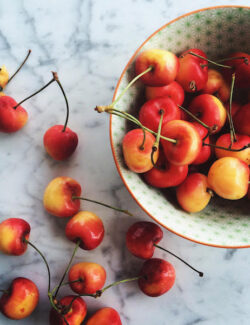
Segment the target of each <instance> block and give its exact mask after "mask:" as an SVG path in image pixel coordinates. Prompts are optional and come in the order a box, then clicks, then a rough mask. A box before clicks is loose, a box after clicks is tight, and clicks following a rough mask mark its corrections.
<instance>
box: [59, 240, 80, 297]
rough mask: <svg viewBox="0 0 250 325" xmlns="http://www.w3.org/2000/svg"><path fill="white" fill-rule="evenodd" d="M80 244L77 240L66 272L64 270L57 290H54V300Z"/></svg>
mask: <svg viewBox="0 0 250 325" xmlns="http://www.w3.org/2000/svg"><path fill="white" fill-rule="evenodd" d="M80 244H81V240H80V239H78V241H77V243H76V246H75V248H74V251H73V254H72V256H71V258H70V261H69V263H68V266H67V268H66V270H65V272H64V274H63V276H62V278H61V281H60V283H59V285H58V286H57V289H56V292H55V296H54V297H55V298H56V296H57V294H58V292H59V290H60V288H61V286H62V285H63V281H64V279H65V277H66V275H67V273H68V271H69V269H70V266H71V264H72V262H73V259H74V257H75V255H76V252H77V250H78V248H79V246H80Z"/></svg>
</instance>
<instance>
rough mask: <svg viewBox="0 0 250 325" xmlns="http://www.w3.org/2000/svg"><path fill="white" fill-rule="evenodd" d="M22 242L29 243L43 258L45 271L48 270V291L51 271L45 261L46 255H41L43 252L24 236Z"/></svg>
mask: <svg viewBox="0 0 250 325" xmlns="http://www.w3.org/2000/svg"><path fill="white" fill-rule="evenodd" d="M24 242H25V243H27V244H28V245H30V246H31V247H33V248H34V250H35V251H36V252H37V253H38V254H39V255H40V256H41V258H42V259H43V261H44V263H45V265H46V268H47V271H48V292H50V286H51V273H50V267H49V264H48V262H47V259H46V257H45V256H44V255H43V253H42V252H41V251H40V250H39V249H38V248H37V247H36V246H35V245H34V244H32V243H31V242H30V241H29V240H27V239H26V238H24Z"/></svg>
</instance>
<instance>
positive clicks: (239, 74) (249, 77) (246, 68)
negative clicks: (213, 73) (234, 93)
mask: <svg viewBox="0 0 250 325" xmlns="http://www.w3.org/2000/svg"><path fill="white" fill-rule="evenodd" d="M236 57H239V58H241V59H230V58H236ZM228 58H229V60H227V61H225V62H223V64H225V65H230V66H231V67H233V69H224V71H223V73H224V76H225V78H226V79H227V80H228V82H229V83H231V80H232V73H233V72H234V73H235V86H236V87H239V88H245V89H247V88H249V87H250V55H249V54H247V53H244V52H235V53H232V54H231V55H229V57H228Z"/></svg>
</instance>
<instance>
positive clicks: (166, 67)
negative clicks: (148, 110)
mask: <svg viewBox="0 0 250 325" xmlns="http://www.w3.org/2000/svg"><path fill="white" fill-rule="evenodd" d="M150 67H151V70H150V71H149V72H148V73H146V74H144V75H143V76H142V77H141V78H140V80H141V81H142V82H143V83H144V84H145V85H147V86H153V87H161V86H165V85H168V84H170V83H171V82H173V81H174V80H175V78H176V75H177V73H178V70H179V61H178V58H177V56H176V55H175V54H174V53H172V52H169V51H166V50H161V49H148V50H145V51H143V52H141V53H140V54H139V55H138V56H137V58H136V60H135V72H136V75H139V74H141V73H143V72H144V71H145V70H146V69H148V68H150Z"/></svg>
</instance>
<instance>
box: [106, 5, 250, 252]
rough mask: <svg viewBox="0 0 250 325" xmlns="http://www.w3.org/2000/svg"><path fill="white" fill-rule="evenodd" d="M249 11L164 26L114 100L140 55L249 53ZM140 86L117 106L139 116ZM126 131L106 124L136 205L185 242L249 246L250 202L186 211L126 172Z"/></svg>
mask: <svg viewBox="0 0 250 325" xmlns="http://www.w3.org/2000/svg"><path fill="white" fill-rule="evenodd" d="M249 39H250V7H235V6H233V7H232V6H226V7H213V8H206V9H202V10H198V11H195V12H191V13H189V14H187V15H184V16H181V17H179V18H177V19H175V20H173V21H171V22H170V23H168V24H166V25H164V26H163V27H161V28H160V29H159V30H157V31H156V32H155V33H153V34H152V35H151V36H150V37H149V38H148V39H147V40H146V41H145V42H144V43H143V44H142V45H141V46H140V47H139V48H138V50H137V51H136V52H135V53H134V54H133V56H132V57H131V59H130V61H129V62H128V64H127V65H126V67H125V69H124V71H123V73H122V75H121V77H120V80H119V82H118V84H117V87H116V90H115V95H114V99H115V98H116V97H117V96H118V95H119V94H120V92H121V91H122V90H123V89H124V88H125V87H126V85H127V84H128V82H129V81H130V80H131V79H132V78H133V77H134V61H135V58H136V56H137V55H138V53H139V52H140V51H143V50H145V49H149V48H161V49H166V50H169V51H172V52H174V53H176V54H179V53H181V52H182V51H184V50H186V49H188V48H196V47H197V48H200V49H202V50H203V51H205V53H206V54H207V56H208V57H210V58H212V59H216V58H217V57H224V56H225V55H226V54H228V53H230V52H233V51H236V50H240V51H243V52H248V53H249V52H250V42H249ZM143 89H144V87H143V85H142V83H141V82H137V83H136V84H135V85H134V86H133V87H132V88H130V90H129V91H128V92H127V93H126V95H125V96H124V97H123V98H122V100H121V101H119V103H118V104H117V105H116V107H117V108H119V109H120V110H123V111H128V112H130V113H132V114H137V113H138V109H139V107H140V106H141V104H142V96H143ZM128 128H129V125H128V123H127V122H126V121H125V120H123V119H121V118H119V117H116V116H112V117H111V120H110V139H111V146H112V151H113V156H114V160H115V163H116V166H117V169H118V172H119V174H120V176H121V178H122V180H123V182H124V184H125V186H126V188H127V189H128V191H129V193H130V194H131V195H132V197H133V198H134V199H135V200H136V202H137V203H138V204H139V206H140V207H141V208H142V209H143V210H144V211H145V212H146V213H147V214H148V215H149V216H150V217H152V218H153V219H154V220H155V221H156V222H158V223H159V224H161V225H162V226H163V227H165V228H167V229H168V230H170V231H172V232H174V233H175V234H177V235H179V236H182V237H184V238H186V239H189V240H192V241H194V242H198V243H201V244H204V245H211V246H216V247H227V248H229V247H230V248H241V247H250V204H249V201H248V202H247V200H245V199H242V200H238V201H228V200H223V199H221V198H218V197H214V198H213V199H212V200H211V201H210V204H209V205H208V206H207V208H206V209H204V210H203V211H201V212H199V213H186V212H184V211H183V210H181V209H180V208H179V207H178V205H177V204H176V201H175V199H172V197H171V196H169V195H168V194H166V192H164V191H161V190H157V189H155V188H153V187H150V186H148V185H147V184H146V183H145V182H144V181H143V179H142V178H141V176H140V175H138V174H135V173H133V172H132V171H130V170H128V168H127V167H126V166H125V164H124V160H123V157H122V150H121V143H122V139H123V137H124V135H125V133H126V132H127V130H128Z"/></svg>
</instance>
